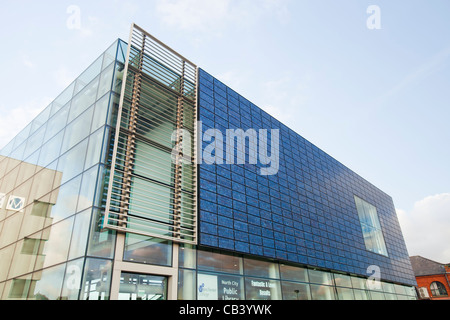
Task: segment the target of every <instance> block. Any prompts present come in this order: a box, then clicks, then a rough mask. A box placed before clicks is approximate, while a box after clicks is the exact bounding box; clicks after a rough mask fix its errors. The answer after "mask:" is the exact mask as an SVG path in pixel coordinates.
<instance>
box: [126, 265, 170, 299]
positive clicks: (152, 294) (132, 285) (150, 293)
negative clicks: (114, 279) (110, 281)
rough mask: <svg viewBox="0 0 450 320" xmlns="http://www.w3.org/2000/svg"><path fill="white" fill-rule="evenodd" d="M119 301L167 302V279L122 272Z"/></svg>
mask: <svg viewBox="0 0 450 320" xmlns="http://www.w3.org/2000/svg"><path fill="white" fill-rule="evenodd" d="M119 300H167V278H166V277H159V276H151V275H140V274H132V273H124V272H122V276H121V277H120V290H119Z"/></svg>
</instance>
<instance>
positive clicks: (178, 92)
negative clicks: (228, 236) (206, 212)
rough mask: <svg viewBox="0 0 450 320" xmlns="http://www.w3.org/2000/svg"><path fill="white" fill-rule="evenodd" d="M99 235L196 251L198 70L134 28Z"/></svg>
mask: <svg viewBox="0 0 450 320" xmlns="http://www.w3.org/2000/svg"><path fill="white" fill-rule="evenodd" d="M124 74H125V77H126V78H125V79H124V82H123V83H124V85H123V86H122V93H121V98H120V105H119V111H118V120H117V127H116V134H115V141H114V152H113V158H112V161H111V175H110V181H109V188H108V197H107V202H106V207H105V217H104V221H103V227H104V228H105V229H113V230H117V231H122V232H128V233H134V234H139V235H144V236H149V237H156V238H160V239H168V240H172V241H175V242H180V243H189V244H196V243H197V168H196V164H195V152H196V147H197V146H196V143H195V142H196V138H195V133H196V127H195V126H196V120H197V106H196V100H197V67H196V66H195V65H194V64H193V63H191V62H189V61H188V60H187V59H185V58H183V57H182V56H180V55H179V54H177V53H176V52H175V51H173V50H172V49H170V48H168V47H167V46H165V45H164V44H162V43H161V42H160V41H158V40H157V39H155V38H154V37H152V36H151V35H150V34H148V33H147V32H146V31H144V30H143V29H141V28H140V27H138V26H136V25H134V24H133V26H132V30H131V32H130V41H129V45H128V53H127V62H126V65H125V72H124Z"/></svg>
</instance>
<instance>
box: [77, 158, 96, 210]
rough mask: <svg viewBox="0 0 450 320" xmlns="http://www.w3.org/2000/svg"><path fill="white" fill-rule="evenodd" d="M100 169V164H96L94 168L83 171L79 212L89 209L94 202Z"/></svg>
mask: <svg viewBox="0 0 450 320" xmlns="http://www.w3.org/2000/svg"><path fill="white" fill-rule="evenodd" d="M98 171H99V166H95V167H93V168H92V169H90V170H88V171H85V172H84V173H83V181H82V182H81V189H80V196H79V198H78V206H77V212H79V211H82V210H84V209H87V208H89V207H91V206H92V205H93V204H94V198H95V190H96V187H97V177H98Z"/></svg>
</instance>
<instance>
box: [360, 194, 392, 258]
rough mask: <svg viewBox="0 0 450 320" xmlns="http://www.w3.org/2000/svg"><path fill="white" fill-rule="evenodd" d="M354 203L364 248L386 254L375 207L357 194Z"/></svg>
mask: <svg viewBox="0 0 450 320" xmlns="http://www.w3.org/2000/svg"><path fill="white" fill-rule="evenodd" d="M355 203H356V209H357V211H358V215H359V220H360V222H361V228H362V232H363V236H364V242H365V244H366V249H367V250H369V251H371V252H375V253H378V254H381V255H384V256H388V253H387V249H386V244H385V242H384V237H383V232H382V229H381V225H380V220H379V218H378V213H377V208H376V207H375V206H373V205H371V204H369V203H368V202H366V201H364V200H362V199H360V198H358V197H357V196H355Z"/></svg>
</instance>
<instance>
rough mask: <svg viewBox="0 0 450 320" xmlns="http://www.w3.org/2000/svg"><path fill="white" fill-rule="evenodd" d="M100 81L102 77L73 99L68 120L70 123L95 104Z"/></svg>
mask: <svg viewBox="0 0 450 320" xmlns="http://www.w3.org/2000/svg"><path fill="white" fill-rule="evenodd" d="M99 79H100V77H97V78H96V79H95V80H94V81H92V82H91V83H90V84H89V85H87V86H86V88H84V89H83V90H82V91H81V92H80V93H79V94H77V95H76V96H75V97H74V98H73V100H72V107H71V108H70V113H69V119H68V122H69V123H70V122H71V121H72V120H73V119H75V118H76V117H78V116H79V115H80V114H82V113H83V112H84V111H85V110H87V108H89V107H90V106H92V105H93V104H94V103H95V100H97V89H98V83H99Z"/></svg>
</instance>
